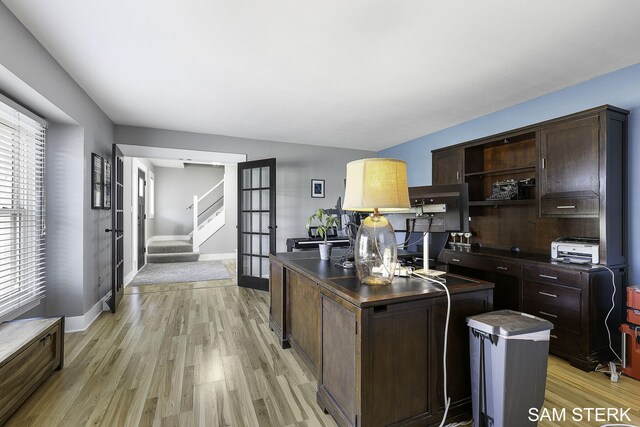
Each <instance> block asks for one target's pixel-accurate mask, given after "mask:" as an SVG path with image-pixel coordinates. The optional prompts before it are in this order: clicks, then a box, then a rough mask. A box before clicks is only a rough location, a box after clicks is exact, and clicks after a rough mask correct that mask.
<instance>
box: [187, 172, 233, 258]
mask: <svg viewBox="0 0 640 427" xmlns="http://www.w3.org/2000/svg"><path fill="white" fill-rule="evenodd" d="M222 184H224V178H223V179H222V180H220V182H219V183H217V184H216V185H214V186H213V187H211V188H210V189H209V190H208V191H207V192H206V193H204V194H203V195H202V196H201V197H199V196H198V195H197V194H194V195H193V203H192V204H190V205H189V206H187V210H188V209H193V212H192V213H193V233H192V238H193V251H194V252H198V251H199V250H200V242H201V241H204V239H202V236H201V235H200V233H201V230H200V223H199V218H200V216H202V214H204V213H205V212H206V211H208V210H209V209H211V208H212V207H213V206H214V205H216V204H217V203H218V202H220V201H221V200H222V207H223V208H224V191H223V194H222V196H221V197H220V198H218V199H217V200H216V201H215V202H213V203H211V204H210V205H209V206H207V207H206V208H205V209H202V210H200V204H201V203H202V201H203V200H204V199H205V197H207V196H208V195H209V194H211V193H212V192H213V191H214V190H215V189H216V188H218V187H219V186H220V185H222ZM201 239H202V240H201Z"/></svg>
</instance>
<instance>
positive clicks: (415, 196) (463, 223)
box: [407, 183, 469, 276]
mask: <svg viewBox="0 0 640 427" xmlns="http://www.w3.org/2000/svg"><path fill="white" fill-rule="evenodd" d="M409 198H410V200H411V207H412V208H413V209H414V210H415V212H416V219H415V222H414V223H413V224H411V231H412V234H417V235H419V236H421V237H423V238H424V239H425V240H426V242H424V244H423V245H422V246H423V251H424V252H423V263H424V268H423V270H421V271H420V273H422V274H425V275H427V276H435V275H439V274H442V273H441V272H434V271H430V270H429V259H434V260H435V259H437V258H438V256H440V252H442V249H443V248H444V246H445V245H446V242H447V238H448V233H449V232H468V231H469V187H468V184H466V183H465V184H448V185H429V186H423V187H410V188H409ZM407 227H409V225H408V224H407ZM434 233H435V234H434ZM434 237H435V238H434ZM432 246H433V247H432ZM432 251H433V252H432Z"/></svg>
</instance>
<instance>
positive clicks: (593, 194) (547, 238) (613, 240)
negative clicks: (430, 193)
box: [432, 105, 629, 266]
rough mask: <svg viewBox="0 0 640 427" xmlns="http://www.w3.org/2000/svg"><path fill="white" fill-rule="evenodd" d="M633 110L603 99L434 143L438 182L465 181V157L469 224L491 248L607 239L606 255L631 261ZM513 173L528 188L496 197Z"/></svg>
mask: <svg viewBox="0 0 640 427" xmlns="http://www.w3.org/2000/svg"><path fill="white" fill-rule="evenodd" d="M628 114H629V112H628V111H626V110H622V109H620V108H616V107H613V106H610V105H603V106H600V107H597V108H593V109H590V110H587V111H582V112H578V113H575V114H571V115H568V116H564V117H560V118H557V119H553V120H549V121H546V122H543V123H537V124H533V125H530V126H525V127H522V128H519V129H513V130H510V131H507V132H503V133H500V134H497V135H491V136H488V137H484V138H480V139H477V140H473V141H467V142H464V143H461V144H457V145H455V146H450V147H444V148H441V149H438V150H434V151H433V152H432V153H433V170H432V171H433V176H432V181H433V183H434V184H444V183H446V182H457V181H456V180H454V179H453V178H452V177H453V176H455V174H456V173H457V172H458V171H459V170H460V165H459V164H458V163H457V161H458V160H460V159H462V162H463V163H462V170H463V172H464V173H463V175H462V176H463V178H464V182H466V183H467V184H468V185H469V214H470V216H471V217H472V221H471V222H470V223H469V228H470V232H471V233H472V234H473V238H472V240H473V242H475V243H480V244H481V245H482V246H484V247H493V248H499V249H509V248H511V247H514V246H515V247H518V248H520V250H522V251H523V252H531V253H549V251H550V246H551V242H552V241H553V240H555V239H557V238H559V237H569V236H576V237H590V238H599V239H600V254H599V255H600V262H601V263H602V264H604V265H607V266H619V265H624V264H626V263H627V255H626V252H627V247H626V239H627V237H626V234H627V233H626V229H625V227H626V223H627V220H626V217H625V216H626V212H627V207H626V204H625V197H626V194H625V191H626V188H627V162H628V161H627V158H626V150H627V148H626V147H627V116H628ZM530 178H533V180H535V184H534V185H533V186H530V185H528V184H526V187H524V185H525V183H530V182H531V181H530V180H529V179H530ZM512 180H513V181H516V182H523V187H522V190H523V191H522V192H517V193H516V194H517V196H512V197H513V198H509V199H508V200H504V199H501V198H500V197H498V198H497V199H496V196H493V197H492V194H493V189H494V185H495V188H496V190H499V189H500V188H505V187H504V185H505V181H512ZM523 180H524V181H523ZM497 192H498V191H497ZM503 193H505V194H504V195H503V196H502V197H506V194H507V193H508V192H507V191H504V192H503Z"/></svg>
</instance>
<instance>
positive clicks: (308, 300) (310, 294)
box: [287, 270, 320, 378]
mask: <svg viewBox="0 0 640 427" xmlns="http://www.w3.org/2000/svg"><path fill="white" fill-rule="evenodd" d="M287 304H288V307H287V339H288V341H289V344H291V346H292V347H293V348H295V349H296V350H297V351H298V353H299V354H300V356H301V358H302V359H303V360H304V361H305V362H306V364H307V366H308V367H309V369H310V370H311V372H313V374H314V376H315V377H316V378H317V377H318V375H317V372H318V366H319V359H320V354H319V352H320V324H319V313H318V307H319V306H320V288H319V286H318V284H317V283H316V282H314V281H313V280H310V279H309V278H307V277H305V276H303V275H302V274H300V273H297V272H295V271H292V270H287Z"/></svg>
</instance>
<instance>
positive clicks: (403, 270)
mask: <svg viewBox="0 0 640 427" xmlns="http://www.w3.org/2000/svg"><path fill="white" fill-rule="evenodd" d="M414 271H415V268H413V267H411V266H405V265H396V274H395V275H396V276H398V277H409V276H411V275H412V274H413V272H414Z"/></svg>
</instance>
